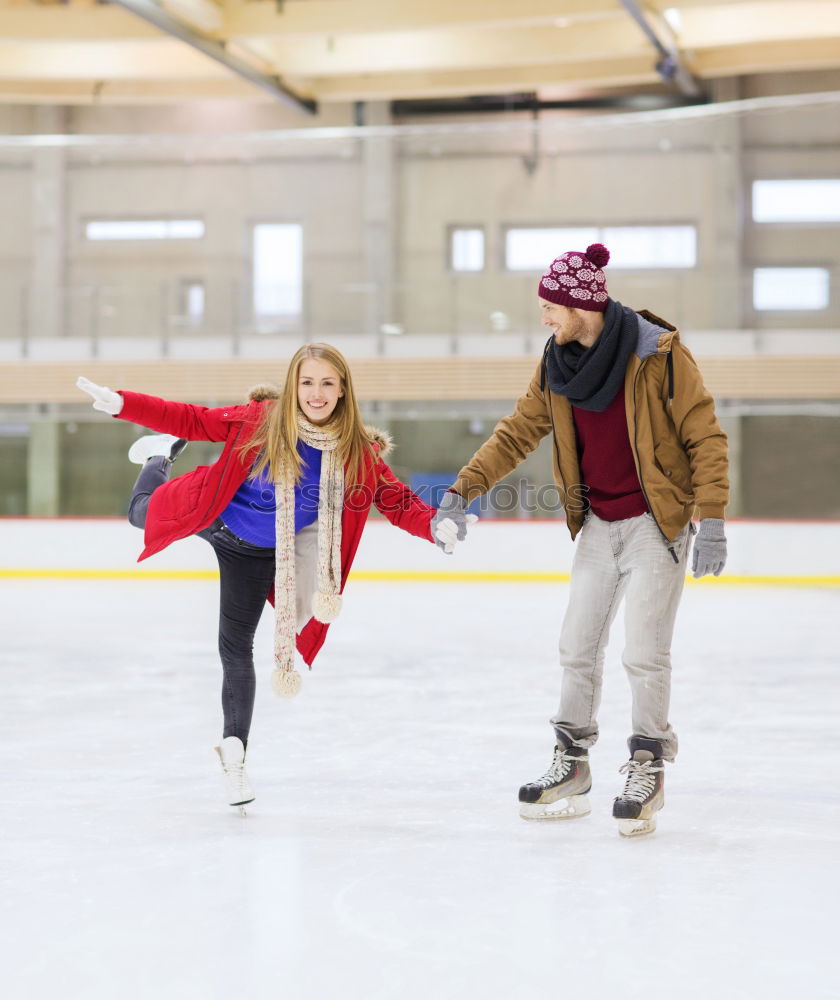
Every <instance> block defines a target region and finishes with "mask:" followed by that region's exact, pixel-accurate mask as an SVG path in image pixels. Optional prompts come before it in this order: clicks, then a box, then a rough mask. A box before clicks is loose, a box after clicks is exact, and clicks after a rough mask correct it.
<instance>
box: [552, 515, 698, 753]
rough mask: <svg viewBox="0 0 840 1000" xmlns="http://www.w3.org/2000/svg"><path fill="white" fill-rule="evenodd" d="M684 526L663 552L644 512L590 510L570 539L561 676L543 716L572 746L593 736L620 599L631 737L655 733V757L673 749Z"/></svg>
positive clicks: (592, 740) (653, 525)
mask: <svg viewBox="0 0 840 1000" xmlns="http://www.w3.org/2000/svg"><path fill="white" fill-rule="evenodd" d="M689 537H690V532H689V527H688V525H686V527H685V528H684V529H683V531H682V532H681V534H680V536H679V538H678V539H677V540H676V541H675V542H674V543H673V546H672V547H673V549H674V552H675V554H676V556H677V558H678V562H675V561H674V557H673V556H672V555H671V553H670V552H669V551H668V547H667V545H666V544H665V541H664V539H663V537H662V534H661V533H660V531H659V529H658V527H657V526H656V522H655V521H654V520H653V518H652V517H651V516H650V514H642V515H640V516H639V517H630V518H627V519H626V520H624V521H602V520H601V519H600V518H599V517H596V516H595V515H594V514H590V515H589V517H588V518H587V520H586V523H585V524H584V526H583V528H582V530H581V532H580V534H579V535H578V538H577V545H576V552H575V558H574V562H573V564H572V581H571V586H570V590H569V605H568V607H567V609H566V615H565V618H564V619H563V627H562V630H561V633H560V664H561V666H562V668H563V683H562V687H561V695H560V708H559V709H558V711H557V714H556V715H555V716H554V717H553V718H552V719H551V724H552V725H553V726H554V729H555V731H556V732H558V733H562V734H564V735H565V736H567V737H568V738H569V739H571V740H572V741H573V742H574V743H575V744H576V745H577V746H581V747H590V746H592V745H593V744H594V743H595V742H596V740H597V739H598V721H597V719H598V707H599V705H600V703H601V689H602V684H603V672H604V652H605V650H606V646H607V639H608V638H609V632H610V626H611V624H612V622H613V619H614V618H615V614H616V611H617V610H618V606H619V604H620V602H621V599H622V598H624V624H625V644H624V653H623V655H622V662H623V664H624V669H625V671H626V672H627V677H628V680H629V681H630V693H631V696H632V703H633V708H632V727H633V732H632V735H634V736H644V737H646V738H647V739H652V740H659V741H660V742H661V743H662V745H663V754H662V755H663V757H664V758H665V759H666V760H673V759H674V758H675V757H676V754H677V734H676V733H675V732H674V730H673V729H672V728H671V724H670V722H669V721H668V708H669V703H670V698H671V637H672V635H673V632H674V621H675V619H676V616H677V608H678V607H679V603H680V597H681V596H682V590H683V584H684V583H685V571H686V563H687V559H688V548H689Z"/></svg>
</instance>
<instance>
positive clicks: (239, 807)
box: [236, 806, 248, 816]
mask: <svg viewBox="0 0 840 1000" xmlns="http://www.w3.org/2000/svg"><path fill="white" fill-rule="evenodd" d="M236 808H237V809H238V810H239V815H240V816H247V815H248V813H247V812H245V806H237V807H236Z"/></svg>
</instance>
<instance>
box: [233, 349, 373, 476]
mask: <svg viewBox="0 0 840 1000" xmlns="http://www.w3.org/2000/svg"><path fill="white" fill-rule="evenodd" d="M310 359H313V360H318V361H323V362H325V363H326V364H328V365H330V367H331V368H334V369H335V371H336V373H337V374H338V377H339V380H340V382H341V388H342V389H343V390H344V395H343V396H340V397H339V400H338V402H337V403H336V407H335V409H334V410H333V412H332V414H331V415H330V419H329V421H328V422H327V424H326V425H325V426H327V427H330V428H331V429H335V431H336V432H337V435H338V446H337V452H338V458H339V460H340V461H341V464H342V465H343V466H344V468H345V489H346V490H348V491H349V490H351V489H353V487H355V486H357V485H359V484H360V483H361V480H362V478H363V476H364V466H365V460H366V459H367V460H369V462H370V463H371V464H373V463H375V462H376V454H375V452H374V450H373V446H372V442H371V438H370V435H369V434H368V433H367V431H366V430H365V427H364V424H363V423H362V414H361V412H360V411H359V404H358V403H357V402H356V393H355V391H354V389H353V379H352V377H351V375H350V366H349V365H348V364H347V361H346V360H345V358H344V356H343V355H342V354H341V353H340V352H339V351H337V350H336V349H335V348H334V347H331V346H330V345H329V344H304V346H303V347H301V348H300V349H299V350H298V351H296V352H295V354H294V356H293V357H292V360H291V361H290V362H289V368H288V371H287V372H286V381H285V384H284V385H283V391H282V393H281V394H280V397H279V399H277V400H276V402H274V403H267V404H266V406H265V408H264V410H263V414H262V419H261V420H260V422H259V424H258V425H257V428H256V430H255V431H254V434H253V435H252V437H251V439H250V440H249V441H247V442H246V443H245V444H244V445H243V446H242V448H241V452H242V453H243V454H244V452H246V451H250V450H251V449H253V448H259V449H260V455H259V457H258V458H257V460H256V462H255V463H254V467H253V469H252V470H251V473H250V477H251V478H253V479H256V478H257V477H258V476H259V475H260V473H262V472H263V471H265V470H268V478H269V479H271V480H273V481H275V482H276V481H277V479H278V478H279V476H280V474H281V470H282V469H283V467H284V466H285V467H287V468H289V469H290V470H291V471H292V475H293V478H294V481H295V483H299V482H300V477H301V474H302V464H303V463H302V462H301V458H300V455H299V454H298V450H297V444H298V433H297V427H298V424H297V421H298V416H299V415H300V409H299V407H298V380H299V378H300V367H301V365H302V364H303V362H304V361H307V360H310Z"/></svg>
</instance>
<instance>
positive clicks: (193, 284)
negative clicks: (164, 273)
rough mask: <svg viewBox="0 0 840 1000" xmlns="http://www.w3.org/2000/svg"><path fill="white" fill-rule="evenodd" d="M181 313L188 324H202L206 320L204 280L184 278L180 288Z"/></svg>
mask: <svg viewBox="0 0 840 1000" xmlns="http://www.w3.org/2000/svg"><path fill="white" fill-rule="evenodd" d="M179 292H180V294H179V300H180V301H179V307H180V315H181V317H182V320H183V322H184V323H186V324H187V326H201V324H202V323H203V322H204V297H205V295H204V282H203V281H199V280H198V279H196V278H184V279H182V281H181V283H180V288H179Z"/></svg>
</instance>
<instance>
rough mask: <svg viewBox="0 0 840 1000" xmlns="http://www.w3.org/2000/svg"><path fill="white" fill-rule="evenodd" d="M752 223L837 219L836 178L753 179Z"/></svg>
mask: <svg viewBox="0 0 840 1000" xmlns="http://www.w3.org/2000/svg"><path fill="white" fill-rule="evenodd" d="M752 204H753V219H754V220H755V221H756V222H800V223H801V222H840V180H795V181H792V180H787V181H754V182H753V189H752Z"/></svg>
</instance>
